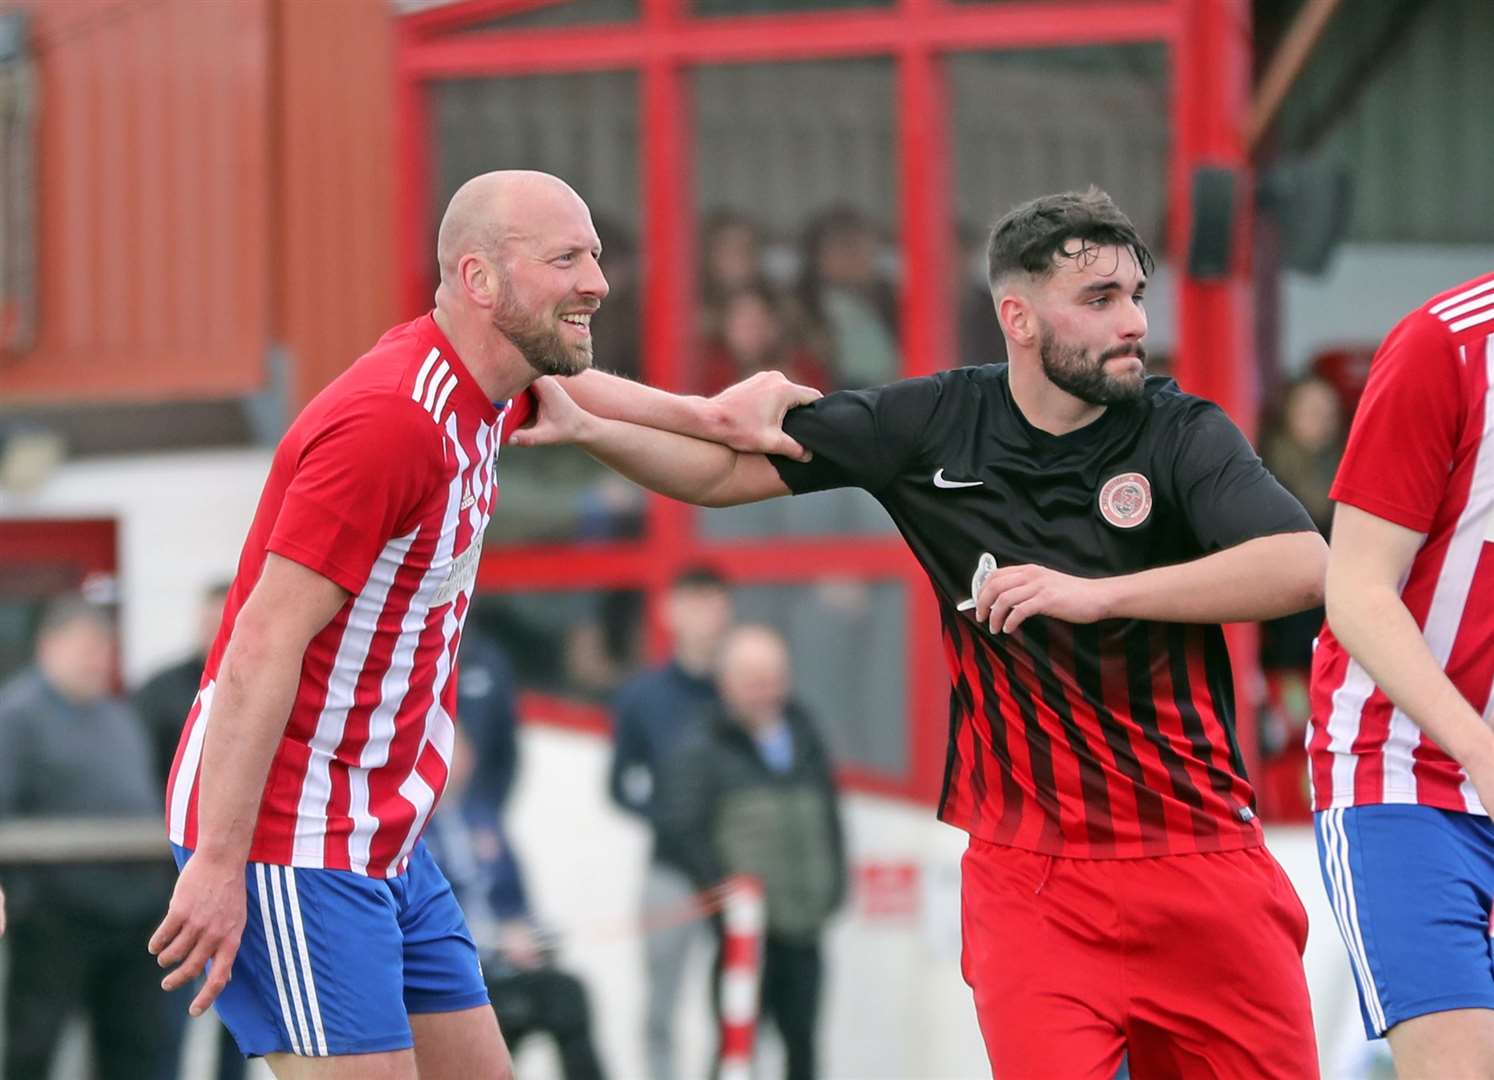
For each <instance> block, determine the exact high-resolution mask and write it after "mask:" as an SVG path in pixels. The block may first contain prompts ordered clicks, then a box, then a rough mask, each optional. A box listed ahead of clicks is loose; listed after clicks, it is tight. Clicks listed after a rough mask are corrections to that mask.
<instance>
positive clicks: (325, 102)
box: [274, 0, 435, 402]
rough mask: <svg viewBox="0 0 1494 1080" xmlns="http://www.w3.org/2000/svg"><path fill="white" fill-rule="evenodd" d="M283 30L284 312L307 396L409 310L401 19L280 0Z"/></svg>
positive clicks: (371, 3)
mask: <svg viewBox="0 0 1494 1080" xmlns="http://www.w3.org/2000/svg"><path fill="white" fill-rule="evenodd" d="M275 36H276V41H277V43H278V45H277V53H276V55H277V59H276V79H275V81H276V85H277V87H278V88H279V90H278V93H279V100H278V101H277V102H276V106H275V113H276V117H277V122H278V134H277V147H276V157H275V160H276V163H277V165H276V168H277V172H278V176H277V182H276V189H275V190H276V199H277V214H276V217H277V229H276V233H277V235H278V236H279V237H280V238H281V249H280V250H279V251H278V252H277V254H276V257H275V266H274V273H275V290H276V292H275V296H276V310H277V317H276V319H275V323H276V325H277V327H278V328H279V333H280V337H281V340H283V342H284V343H285V345H286V346H287V347H288V350H289V353H290V357H291V361H292V363H293V365H294V366H293V385H292V394H293V397H294V398H295V400H296V401H297V402H303V401H305V400H307V399H308V398H309V397H311V396H312V395H313V394H315V393H316V392H317V391H318V390H320V389H321V388H322V387H323V386H325V385H326V384H327V383H328V382H329V381H331V379H333V378H334V377H335V376H336V375H337V374H338V373H339V372H340V371H342V370H343V369H344V368H346V367H347V366H348V365H349V364H350V363H352V362H353V361H354V360H355V359H357V358H358V356H359V355H360V354H362V353H363V352H364V351H365V350H366V349H367V348H368V347H369V346H370V345H372V344H373V343H374V341H376V340H377V339H378V337H379V335H380V334H382V333H383V332H384V331H385V330H386V329H388V327H389V324H390V323H391V322H393V321H394V319H395V318H397V314H396V311H397V304H396V300H395V287H396V274H395V265H394V260H395V258H396V246H395V228H394V168H397V167H398V163H396V162H395V161H394V131H393V119H392V115H393V101H394V89H393V87H394V79H393V63H394V60H393V56H394V41H393V24H392V22H391V19H390V17H389V11H388V8H387V6H386V4H385V3H384V0H316V2H315V3H308V2H306V0H279V5H278V11H277V19H276V28H275ZM431 243H432V247H433V248H434V245H435V240H434V238H433V239H432V241H431Z"/></svg>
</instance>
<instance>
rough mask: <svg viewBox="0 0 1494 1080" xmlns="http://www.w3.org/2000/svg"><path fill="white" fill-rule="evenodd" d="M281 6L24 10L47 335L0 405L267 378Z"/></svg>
mask: <svg viewBox="0 0 1494 1080" xmlns="http://www.w3.org/2000/svg"><path fill="white" fill-rule="evenodd" d="M269 3H270V0H235V2H234V3H232V4H205V3H199V2H197V0H155V2H153V3H130V4H126V3H119V2H117V0H115V2H108V0H73V2H71V3H68V4H57V3H48V2H47V0H25V2H24V3H23V4H22V6H24V7H27V8H28V9H30V10H31V12H32V13H33V14H34V16H35V30H36V34H35V37H36V40H37V51H38V54H39V55H38V66H39V79H40V110H41V112H40V125H39V141H40V147H39V156H40V162H39V169H38V177H39V188H40V194H39V199H40V205H39V209H40V217H39V225H38V230H37V250H38V262H39V266H38V271H39V284H38V334H37V341H36V345H35V347H34V348H33V349H31V350H30V351H29V352H27V353H25V354H24V355H20V356H5V357H0V401H19V400H32V401H70V400H145V399H149V398H158V397H162V396H168V397H188V396H212V395H221V394H228V393H235V392H241V391H244V390H247V389H250V388H253V387H256V386H257V385H259V384H260V383H261V382H262V379H263V360H264V354H265V341H266V325H267V324H266V309H267V303H268V298H269V296H268V276H267V266H268V242H267V236H268V223H269V219H268V212H269V205H268V198H267V191H266V185H265V184H264V182H263V177H265V176H266V170H267V168H268V162H267V151H268V141H269V130H270V129H269V124H268V116H267V111H266V109H267V103H268V93H267V88H268V83H267V79H268V59H269V36H268V29H269V20H268V18H267V13H268V8H269Z"/></svg>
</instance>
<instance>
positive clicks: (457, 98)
mask: <svg viewBox="0 0 1494 1080" xmlns="http://www.w3.org/2000/svg"><path fill="white" fill-rule="evenodd" d="M581 6H584V5H581ZM432 107H433V117H434V121H435V123H434V133H435V140H436V145H435V147H434V160H435V162H436V172H435V182H434V185H433V191H432V197H433V200H434V201H433V203H432V205H431V208H430V210H431V218H430V220H431V221H433V222H435V221H439V220H440V219H441V214H442V212H443V211H444V210H445V208H446V203H447V201H448V200H449V199H450V198H451V195H452V193H453V192H455V191H456V189H457V188H458V187H459V186H460V185H461V184H462V183H463V182H464V181H466V180H468V179H469V178H471V177H473V176H475V175H477V174H478V173H482V172H487V171H489V170H491V169H504V168H527V169H542V170H544V171H546V172H551V173H554V174H555V175H557V176H560V177H562V178H563V179H565V180H566V182H568V183H569V184H571V186H572V187H574V188H575V189H576V190H577V191H578V192H580V193H581V196H582V197H583V198H584V199H586V200H587V202H588V203H589V204H590V206H591V211H592V217H593V220H594V221H595V222H596V226H597V233H598V235H599V236H600V237H601V240H602V248H603V254H602V268H603V270H604V271H605V272H606V274H607V281H608V284H609V285H610V287H611V292H610V293H609V294H608V296H607V300H606V301H605V303H603V305H602V308H601V310H600V311H598V312H597V314H596V317H595V318H594V319H593V321H592V333H593V340H594V341H595V343H596V344H595V349H596V356H595V360H596V364H597V366H598V367H601V368H605V369H607V370H609V371H618V372H622V373H624V374H629V375H637V374H638V373H639V348H640V344H639V333H640V329H639V328H640V318H641V305H642V294H641V290H640V275H639V272H638V261H639V252H638V236H639V220H640V214H639V207H640V205H641V202H640V195H639V134H638V79H637V76H636V75H635V74H634V73H632V72H594V73H584V74H577V75H543V76H526V77H522V78H503V79H452V80H445V81H441V82H438V83H436V84H435V85H434V86H433V88H432ZM433 261H434V260H433ZM431 275H432V277H431V288H432V291H434V289H435V284H436V281H435V268H434V265H433V266H432V268H431ZM499 483H500V484H501V485H502V492H503V495H502V499H501V500H500V502H499V505H498V510H497V512H496V513H495V514H494V516H493V522H492V525H491V526H490V527H489V529H488V534H487V541H488V543H501V542H505V541H516V540H559V539H575V540H588V539H619V538H626V537H631V536H636V535H638V534H639V531H640V527H641V521H642V513H643V495H642V493H641V492H640V491H639V490H638V489H636V488H634V487H633V486H632V485H631V484H628V483H627V482H626V481H623V480H621V479H619V478H618V477H616V475H615V474H612V473H610V472H609V471H608V470H606V469H604V468H603V467H602V466H600V465H598V464H596V463H595V462H594V461H592V460H591V459H590V458H589V457H587V456H586V455H585V454H583V453H581V452H580V451H578V450H573V449H570V448H549V447H547V448H545V449H542V450H530V451H526V450H519V449H514V448H510V449H507V450H505V451H504V453H503V457H502V461H501V464H500V466H499Z"/></svg>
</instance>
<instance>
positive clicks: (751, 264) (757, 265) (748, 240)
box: [700, 210, 764, 341]
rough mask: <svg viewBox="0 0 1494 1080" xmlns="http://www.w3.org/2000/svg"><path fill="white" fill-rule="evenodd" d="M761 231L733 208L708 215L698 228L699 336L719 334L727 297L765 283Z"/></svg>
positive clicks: (704, 339)
mask: <svg viewBox="0 0 1494 1080" xmlns="http://www.w3.org/2000/svg"><path fill="white" fill-rule="evenodd" d="M762 247H763V245H762V231H761V230H760V229H759V228H758V226H757V223H756V222H754V221H753V220H752V219H751V218H749V217H747V215H745V214H742V213H739V212H737V211H735V210H717V211H715V212H714V213H711V214H708V215H707V216H706V218H705V220H704V221H703V222H702V223H701V227H700V252H701V257H700V338H701V340H703V341H710V340H712V339H714V338H718V337H720V336H721V325H722V321H723V320H722V315H723V311H724V309H725V307H726V298H727V297H728V296H730V295H731V294H733V293H735V292H736V291H737V290H739V289H743V288H746V287H748V286H752V285H761V284H763V282H764V273H763V251H762Z"/></svg>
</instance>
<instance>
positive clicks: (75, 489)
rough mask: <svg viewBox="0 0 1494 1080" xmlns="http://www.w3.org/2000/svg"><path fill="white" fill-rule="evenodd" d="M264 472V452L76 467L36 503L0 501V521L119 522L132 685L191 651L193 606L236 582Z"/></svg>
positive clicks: (149, 457) (127, 670)
mask: <svg viewBox="0 0 1494 1080" xmlns="http://www.w3.org/2000/svg"><path fill="white" fill-rule="evenodd" d="M269 469H270V454H269V452H268V451H265V450H232V451H194V452H191V453H180V454H142V455H138V456H132V457H127V458H107V459H106V458H99V459H95V460H87V461H82V462H76V463H72V464H69V465H66V466H64V467H63V468H62V469H59V470H58V472H57V473H56V474H55V475H54V476H53V477H51V479H50V480H49V481H48V482H47V483H46V484H45V485H44V486H43V487H42V488H41V489H40V490H39V491H37V492H36V493H34V494H33V495H30V496H27V497H19V496H15V495H4V496H0V518H50V517H60V518H69V517H102V518H114V519H115V520H116V521H117V522H118V525H119V581H120V588H121V598H122V600H123V612H122V615H123V625H122V628H121V629H122V631H123V656H122V659H123V664H124V675H125V680H126V682H128V683H130V684H134V683H135V682H137V681H139V680H140V679H141V678H143V677H144V676H146V675H148V674H149V673H150V672H152V671H154V670H155V669H156V668H158V667H160V666H161V665H162V664H165V663H168V662H170V661H173V660H177V659H179V658H180V657H182V656H185V655H186V654H188V653H189V652H191V651H192V648H193V646H194V641H193V635H194V634H195V632H196V623H195V620H196V613H197V602H198V599H199V598H200V596H201V594H202V591H203V589H205V588H206V587H208V586H209V585H211V584H212V583H214V582H215V581H219V580H223V579H226V578H229V577H231V576H232V575H233V571H234V569H235V567H236V566H237V565H238V560H239V549H240V548H241V547H242V546H243V543H244V536H245V534H246V533H248V531H249V523H250V521H251V520H252V519H253V517H254V507H255V504H256V503H257V501H258V499H259V491H260V488H261V487H262V486H263V485H264V481H265V475H266V474H267V473H268V472H269Z"/></svg>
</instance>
